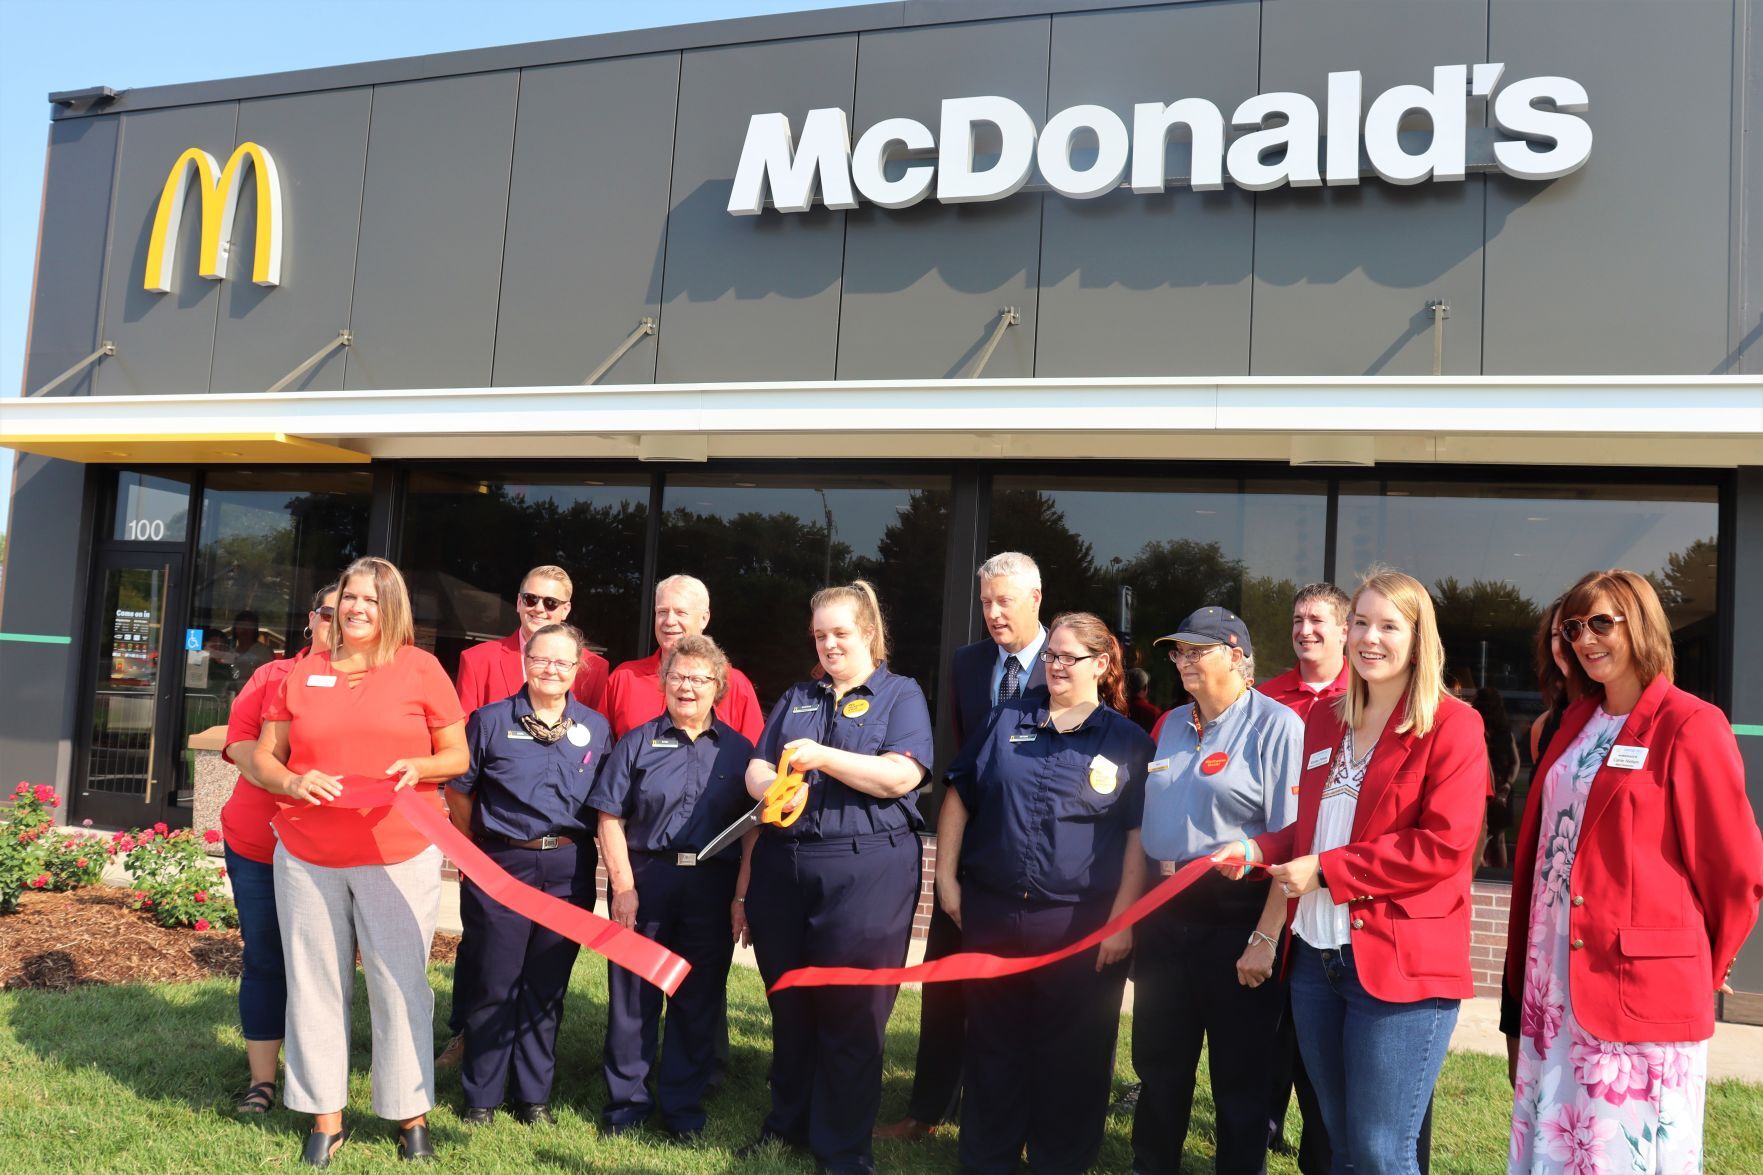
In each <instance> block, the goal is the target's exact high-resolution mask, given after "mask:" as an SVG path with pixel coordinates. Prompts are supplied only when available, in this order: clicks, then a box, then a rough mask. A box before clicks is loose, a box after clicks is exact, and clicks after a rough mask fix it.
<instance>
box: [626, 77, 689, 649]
mask: <svg viewBox="0 0 1763 1175" xmlns="http://www.w3.org/2000/svg"><path fill="white" fill-rule="evenodd" d="M672 56H673V138H672V139H671V140H670V141H669V142H670V144H671V145H670V146H669V148H668V152H667V215H666V216H664V217H662V218H661V273H660V274H659V275H657V277H656V279H655V345H654V346H653V347H651V348H649V352H650V363H649V382H650V383H660V382H661V346H662V342H663V339H664V337H665V336H664V335H663V334H662V331H663V329H665V325H666V321H667V241H668V238H669V237H670V236H672V234H673V213H674V205H673V177H674V174H675V173H676V172H677V171H678V170H679V104H680V94H681V93H682V92H683V91H684V90H685V88H686V52H685V50H684V49H681V50H678V51H677V52H675V53H674V54H672ZM637 647H638V648H639V649H640V648H642V647H643V642H642V641H641V640H638V641H637ZM644 655H645V656H647V655H648V654H647V653H645V654H644Z"/></svg>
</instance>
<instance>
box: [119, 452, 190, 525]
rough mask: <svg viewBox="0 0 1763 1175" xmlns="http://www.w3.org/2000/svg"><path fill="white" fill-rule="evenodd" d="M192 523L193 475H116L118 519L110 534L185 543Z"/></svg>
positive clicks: (130, 471)
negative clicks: (191, 493)
mask: <svg viewBox="0 0 1763 1175" xmlns="http://www.w3.org/2000/svg"><path fill="white" fill-rule="evenodd" d="M189 523H190V475H189V474H187V473H179V472H177V471H175V470H174V471H172V472H168V473H151V474H149V473H135V472H133V471H132V470H126V469H125V470H123V471H122V472H121V473H118V474H117V475H116V520H115V524H114V525H113V526H112V528H111V535H110V537H111V538H113V539H117V540H119V541H121V542H125V543H181V542H183V541H184V535H185V533H186V532H187V530H188V527H189Z"/></svg>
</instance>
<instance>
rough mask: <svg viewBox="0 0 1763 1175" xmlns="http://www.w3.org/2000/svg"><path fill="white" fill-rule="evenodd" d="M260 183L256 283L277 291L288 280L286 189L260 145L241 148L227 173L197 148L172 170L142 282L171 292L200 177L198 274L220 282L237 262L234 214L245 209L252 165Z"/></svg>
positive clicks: (253, 274)
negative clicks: (188, 202)
mask: <svg viewBox="0 0 1763 1175" xmlns="http://www.w3.org/2000/svg"><path fill="white" fill-rule="evenodd" d="M247 163H248V164H250V166H251V173H252V178H253V179H254V180H255V181H256V183H257V240H256V253H255V256H254V258H253V264H252V267H251V280H252V281H253V282H255V283H257V284H258V285H260V286H276V285H280V284H281V280H282V184H281V177H280V175H279V174H278V173H277V172H276V166H275V158H274V157H273V156H272V155H270V153H269V152H268V151H266V150H264V149H263V148H262V147H260V146H258V145H257V144H256V143H240V144H239V147H238V150H236V151H234V152H233V153H232V156H231V157H230V158H228V159H227V162H226V167H225V168H224V169H223V168H221V166H220V165H219V164H217V163H216V162H215V161H214V156H212V155H210V154H209V153H208V152H206V151H204V150H202V148H200V147H191V148H190V149H189V150H188V151H185V152H184V153H183V154H182V155H179V156H178V161H177V162H176V163H174V164H172V166H171V174H169V175H168V176H166V177H165V187H164V188H163V189H162V190H161V191H160V193H159V211H158V212H156V213H154V215H153V235H152V237H151V238H150V239H149V241H148V244H147V276H146V280H145V281H144V282H143V283H142V284H143V285H144V286H145V287H146V288H147V289H148V290H151V291H152V292H154V293H156V294H163V293H167V292H169V291H170V290H171V281H172V268H173V262H174V259H175V256H176V253H177V239H178V227H179V225H180V224H181V223H182V221H183V217H184V197H185V195H186V194H187V193H188V192H189V189H190V179H191V177H192V176H193V177H195V180H196V183H197V189H196V190H197V192H198V193H199V194H200V196H201V200H202V251H201V255H200V258H199V261H200V264H199V267H198V271H199V272H200V273H201V274H202V276H203V277H207V278H213V279H214V280H215V281H219V280H221V279H222V278H224V277H226V275H227V266H228V263H229V262H230V261H231V260H232V257H231V254H232V238H233V215H234V214H235V213H236V212H237V211H238V210H239V190H240V189H241V188H242V187H243V186H244V185H243V183H242V182H241V180H242V174H243V172H244V169H245V165H246V164H247Z"/></svg>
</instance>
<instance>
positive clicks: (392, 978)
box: [253, 558, 468, 1167]
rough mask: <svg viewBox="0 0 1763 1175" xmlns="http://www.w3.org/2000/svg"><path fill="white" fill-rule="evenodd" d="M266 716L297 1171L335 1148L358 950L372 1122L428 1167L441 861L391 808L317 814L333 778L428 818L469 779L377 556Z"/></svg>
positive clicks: (458, 722) (435, 679) (359, 573)
mask: <svg viewBox="0 0 1763 1175" xmlns="http://www.w3.org/2000/svg"><path fill="white" fill-rule="evenodd" d="M264 717H265V718H266V719H267V722H266V723H265V725H264V728H263V735H262V737H261V738H260V739H259V740H258V743H257V750H256V752H255V756H254V759H253V766H254V768H255V769H256V774H257V777H258V779H259V780H261V781H262V782H263V784H264V786H266V787H267V788H268V789H269V790H271V791H274V792H276V793H277V794H278V796H279V797H280V803H281V805H282V806H281V811H280V812H279V813H278V814H277V815H276V817H275V819H274V820H273V821H272V825H273V827H274V828H275V832H276V836H277V838H278V839H279V841H280V843H279V844H278V845H277V847H276V852H275V889H276V905H277V907H278V910H279V913H280V917H281V929H282V946H283V951H284V954H285V955H286V959H287V973H288V1023H287V1027H288V1033H287V1055H288V1061H287V1093H286V1094H285V1096H284V1097H283V1103H284V1104H285V1105H286V1106H287V1107H288V1108H289V1109H291V1110H297V1111H301V1112H304V1113H308V1114H312V1115H314V1119H313V1124H312V1130H311V1132H310V1133H309V1134H308V1135H307V1137H306V1144H305V1149H304V1152H303V1154H302V1159H303V1161H305V1162H306V1163H307V1164H309V1165H311V1166H314V1167H324V1166H328V1165H329V1163H330V1160H331V1156H332V1155H334V1154H335V1153H336V1151H337V1148H338V1147H340V1146H342V1144H343V1140H344V1139H345V1138H346V1137H347V1131H346V1130H345V1129H344V1127H343V1105H344V1102H345V1101H346V1100H347V1097H348V1086H349V997H350V993H351V990H352V989H353V986H354V977H355V951H356V949H357V948H359V949H360V951H361V964H362V970H363V971H364V972H365V973H366V975H367V987H368V996H369V1002H370V1004H371V1006H372V1008H373V1108H374V1112H375V1113H376V1114H378V1115H379V1116H380V1117H382V1118H389V1119H393V1120H395V1121H397V1122H398V1123H399V1127H400V1128H399V1131H398V1153H399V1156H400V1157H401V1158H405V1159H422V1158H432V1157H433V1156H434V1149H433V1147H432V1146H431V1145H430V1142H429V1136H428V1119H427V1114H428V1111H429V1109H430V1108H432V1107H433V1106H434V1104H435V1100H436V1099H435V1073H434V1025H433V1017H434V993H433V992H432V991H431V990H430V989H429V985H428V955H429V945H430V943H431V941H432V940H433V938H434V933H435V919H436V916H437V915H438V913H439V906H440V892H441V876H440V864H441V854H440V850H439V849H436V848H435V847H434V846H433V845H431V844H429V843H428V841H427V840H426V839H425V838H424V837H423V836H422V834H421V833H419V832H417V830H416V829H415V828H413V827H412V826H411V825H410V823H409V822H408V821H407V820H405V819H404V818H403V817H402V816H399V815H398V814H397V813H396V812H395V811H394V810H392V809H390V808H366V809H348V808H331V807H329V806H328V801H330V800H334V799H336V798H337V797H338V796H339V795H341V794H342V791H343V784H342V779H343V778H344V777H345V776H367V777H370V778H384V777H388V776H389V777H391V778H392V779H393V780H395V786H396V787H397V788H398V789H403V788H407V787H415V788H417V789H418V790H419V792H420V793H421V794H423V795H424V797H425V798H426V799H427V800H429V801H430V802H432V803H433V804H434V805H435V807H436V809H437V810H440V809H441V799H440V796H439V794H438V792H437V791H436V786H437V785H438V784H439V783H440V782H441V781H443V780H446V779H451V778H452V777H453V776H455V775H458V774H460V773H461V772H463V771H464V770H465V769H466V767H467V765H468V755H467V752H466V746H465V715H464V713H463V711H462V710H461V709H460V706H459V697H458V695H457V694H455V693H454V691H453V683H452V682H451V681H449V680H448V679H447V674H446V673H445V671H443V670H442V668H441V665H440V662H438V661H436V660H435V658H434V657H433V656H432V655H431V654H429V653H427V652H424V651H423V650H422V649H419V648H417V647H416V645H415V644H414V643H413V628H412V623H411V618H410V596H409V593H408V592H407V591H406V590H405V587H404V577H403V576H402V575H400V574H399V573H398V569H397V568H396V567H394V566H392V564H390V563H388V562H387V561H386V560H384V559H375V558H366V559H357V560H356V561H355V562H354V563H352V564H350V565H349V568H348V570H346V571H344V572H343V576H342V579H341V580H340V581H339V583H338V593H337V615H336V622H335V624H334V625H333V627H332V630H331V641H330V647H329V648H328V649H326V650H324V651H322V652H317V653H314V654H313V655H312V656H310V657H308V658H306V659H305V660H303V661H302V662H301V663H300V665H299V667H298V668H297V669H296V670H295V671H294V672H291V673H290V674H289V675H288V677H287V678H286V679H285V680H284V681H283V683H282V688H281V692H280V694H279V696H278V697H277V699H276V700H275V702H274V703H272V704H271V705H270V707H269V709H268V711H267V712H266V713H265V715H264Z"/></svg>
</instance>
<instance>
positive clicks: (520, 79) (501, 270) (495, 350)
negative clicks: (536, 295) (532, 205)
mask: <svg viewBox="0 0 1763 1175" xmlns="http://www.w3.org/2000/svg"><path fill="white" fill-rule="evenodd" d="M525 85H526V70H525V69H517V70H515V71H514V118H513V122H514V125H513V126H511V127H510V128H509V129H508V185H507V188H506V189H505V190H504V191H503V193H502V252H501V263H500V265H498V266H497V269H496V309H495V310H494V311H493V312H492V313H491V315H490V378H489V381H488V382H489V385H490V386H491V387H495V386H496V360H497V358H498V357H499V355H500V352H501V350H502V346H501V343H502V292H503V290H505V289H506V288H507V285H508V220H509V218H510V217H512V216H513V215H514V160H515V158H516V157H517V156H518V155H519V154H520V91H521V89H522V88H523V87H524V86H525Z"/></svg>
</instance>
